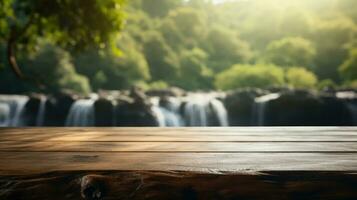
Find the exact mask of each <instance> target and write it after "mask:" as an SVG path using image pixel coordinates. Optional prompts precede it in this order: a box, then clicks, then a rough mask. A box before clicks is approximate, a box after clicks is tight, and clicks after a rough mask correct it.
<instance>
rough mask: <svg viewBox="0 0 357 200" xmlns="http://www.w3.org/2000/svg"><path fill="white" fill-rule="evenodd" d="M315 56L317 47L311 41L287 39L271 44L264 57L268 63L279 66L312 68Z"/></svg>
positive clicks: (299, 38)
mask: <svg viewBox="0 0 357 200" xmlns="http://www.w3.org/2000/svg"><path fill="white" fill-rule="evenodd" d="M315 55H316V50H315V47H314V46H313V45H312V43H311V42H310V41H309V40H307V39H304V38H301V37H287V38H283V39H280V40H276V41H273V42H271V43H270V44H269V45H268V47H267V49H266V52H265V55H264V57H265V60H266V62H269V63H272V64H275V65H279V66H307V67H310V68H312V67H311V66H312V65H313V60H314V58H315Z"/></svg>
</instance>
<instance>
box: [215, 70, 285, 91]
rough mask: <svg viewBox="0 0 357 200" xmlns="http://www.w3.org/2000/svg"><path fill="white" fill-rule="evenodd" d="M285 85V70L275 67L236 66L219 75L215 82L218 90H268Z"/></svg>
mask: <svg viewBox="0 0 357 200" xmlns="http://www.w3.org/2000/svg"><path fill="white" fill-rule="evenodd" d="M283 84H284V70H282V69H281V68H279V67H277V66H274V65H262V64H260V65H234V66H232V67H231V68H229V69H227V70H225V71H223V72H221V73H219V74H218V75H217V77H216V80H215V86H216V88H218V89H222V90H230V89H236V88H243V87H259V88H267V87H272V86H281V85H283Z"/></svg>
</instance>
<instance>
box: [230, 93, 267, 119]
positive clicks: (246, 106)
mask: <svg viewBox="0 0 357 200" xmlns="http://www.w3.org/2000/svg"><path fill="white" fill-rule="evenodd" d="M267 93H268V92H267V91H265V90H260V89H240V90H236V91H233V92H230V93H228V94H227V97H226V98H225V100H224V104H225V106H226V109H227V112H228V118H229V123H230V126H250V125H254V124H253V123H254V122H253V105H254V99H255V98H256V97H258V96H261V95H264V94H267Z"/></svg>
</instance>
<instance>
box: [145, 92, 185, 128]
mask: <svg viewBox="0 0 357 200" xmlns="http://www.w3.org/2000/svg"><path fill="white" fill-rule="evenodd" d="M152 103H153V108H152V110H153V112H154V113H155V114H156V117H157V120H158V122H159V126H160V127H179V126H184V123H183V120H182V118H181V116H180V115H179V114H178V110H179V104H178V105H177V103H178V101H176V99H174V98H168V99H167V103H168V105H167V106H166V107H164V106H161V105H160V103H159V98H152Z"/></svg>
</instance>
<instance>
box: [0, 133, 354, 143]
mask: <svg viewBox="0 0 357 200" xmlns="http://www.w3.org/2000/svg"><path fill="white" fill-rule="evenodd" d="M0 141H53V142H54V141H56V142H70V141H72V142H80V141H92V142H95V141H98V142H100V141H101V142H160V141H161V142H270V141H271V142H357V136H350V135H314V136H305V135H300V136H297V135H296V136H281V135H265V136H253V135H251V136H247V135H239V134H236V135H230V136H227V135H204V136H201V135H182V134H175V135H169V134H166V135H165V134H162V135H152V134H146V135H130V134H128V135H115V134H114V135H107V134H102V133H100V132H98V133H97V134H91V135H89V134H85V133H83V134H60V135H50V134H48V135H37V134H33V135H27V136H23V135H20V136H17V135H15V136H7V137H5V136H4V137H0Z"/></svg>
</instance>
